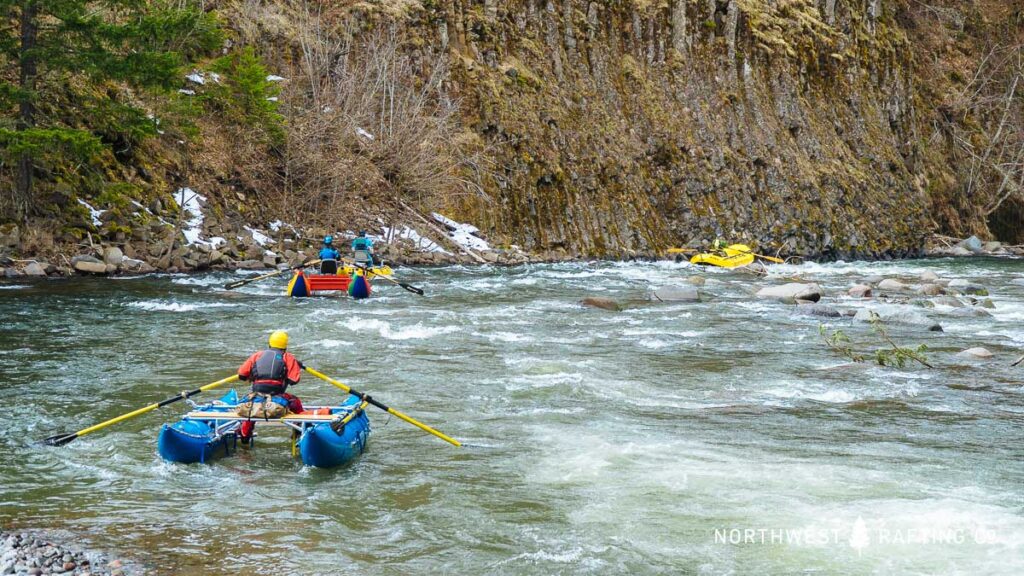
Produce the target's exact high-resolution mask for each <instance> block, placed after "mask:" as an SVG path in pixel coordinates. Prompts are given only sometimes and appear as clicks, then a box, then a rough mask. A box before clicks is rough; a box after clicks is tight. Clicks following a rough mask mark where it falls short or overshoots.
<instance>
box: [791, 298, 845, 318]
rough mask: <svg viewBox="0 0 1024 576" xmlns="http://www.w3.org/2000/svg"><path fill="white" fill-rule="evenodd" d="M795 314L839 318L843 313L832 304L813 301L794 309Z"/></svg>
mask: <svg viewBox="0 0 1024 576" xmlns="http://www.w3.org/2000/svg"><path fill="white" fill-rule="evenodd" d="M793 315H794V316H820V317H823V318H839V317H840V316H842V314H841V313H840V312H839V310H836V309H835V308H833V307H832V306H829V305H827V304H818V303H816V302H811V303H809V304H800V305H799V306H797V307H796V308H795V309H794V310H793Z"/></svg>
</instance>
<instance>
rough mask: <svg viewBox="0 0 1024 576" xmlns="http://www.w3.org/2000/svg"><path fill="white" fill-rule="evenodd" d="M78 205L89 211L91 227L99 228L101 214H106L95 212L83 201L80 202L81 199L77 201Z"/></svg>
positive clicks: (100, 211) (101, 222)
mask: <svg viewBox="0 0 1024 576" xmlns="http://www.w3.org/2000/svg"><path fill="white" fill-rule="evenodd" d="M78 203H79V204H81V205H82V206H85V208H86V210H88V211H89V217H90V218H92V225H93V226H99V225H100V224H103V221H102V220H100V216H102V215H103V213H104V212H106V210H97V209H95V208H93V207H92V205H90V204H89V203H88V202H86V201H85V200H82V199H81V198H79V199H78Z"/></svg>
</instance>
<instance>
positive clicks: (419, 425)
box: [302, 366, 462, 446]
mask: <svg viewBox="0 0 1024 576" xmlns="http://www.w3.org/2000/svg"><path fill="white" fill-rule="evenodd" d="M302 368H303V370H305V371H306V372H309V373H310V374H312V375H313V376H316V377H317V378H319V379H321V380H323V381H324V382H327V383H329V384H333V385H334V386H337V387H338V388H341V389H342V390H344V391H345V392H348V393H349V394H351V395H353V396H358V397H359V398H361V399H362V400H363V402H369V403H370V404H373V405H374V406H376V407H377V408H380V409H381V410H383V411H385V412H387V413H388V414H391V415H392V416H394V417H396V418H400V419H402V420H405V421H406V422H408V423H409V424H412V425H413V426H415V427H417V428H419V429H420V430H423V431H424V432H430V433H431V434H433V435H434V436H437V437H438V438H440V439H441V440H444V441H445V442H448V443H450V444H454V445H455V446H462V442H459V441H458V440H456V439H454V438H452V437H450V436H447V435H445V434H443V433H441V432H438V431H437V430H434V429H433V428H431V427H430V426H427V425H426V424H423V423H422V422H418V421H416V420H414V419H413V418H410V417H408V416H406V415H405V414H402V413H401V412H399V411H398V410H395V409H394V408H388V407H387V406H385V405H384V404H382V403H381V402H379V401H377V400H374V399H373V398H371V397H370V396H369V395H368V394H363V393H362V392H359V391H358V390H353V389H352V388H350V387H348V386H346V385H344V384H342V383H341V382H338V381H337V380H335V379H334V378H331V377H330V376H327V375H326V374H323V373H321V372H319V371H317V370H314V369H312V368H310V367H309V366H303V367H302Z"/></svg>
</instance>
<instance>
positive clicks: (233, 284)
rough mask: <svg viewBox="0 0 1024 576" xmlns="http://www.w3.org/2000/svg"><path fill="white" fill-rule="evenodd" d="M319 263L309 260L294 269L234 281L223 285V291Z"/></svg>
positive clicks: (318, 261)
mask: <svg viewBox="0 0 1024 576" xmlns="http://www.w3.org/2000/svg"><path fill="white" fill-rule="evenodd" d="M320 262H322V260H310V261H309V262H303V263H302V264H301V265H299V266H296V267H294V268H285V269H284V270H278V271H277V272H271V273H270V274H264V275H262V276H257V277H255V278H246V279H245V280H236V281H235V282H229V283H227V284H225V285H224V289H225V290H234V289H235V288H238V287H239V286H245V285H246V284H252V283H253V282H259V281H260V280H266V279H267V278H273V277H274V276H280V275H281V274H284V273H285V272H291V271H292V270H298V269H300V268H305V267H306V266H315V265H316V264H319V263H320Z"/></svg>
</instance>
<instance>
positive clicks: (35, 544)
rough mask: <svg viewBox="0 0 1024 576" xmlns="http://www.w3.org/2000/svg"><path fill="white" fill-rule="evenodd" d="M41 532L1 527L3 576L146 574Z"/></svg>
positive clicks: (121, 562) (0, 573)
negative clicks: (9, 575)
mask: <svg viewBox="0 0 1024 576" xmlns="http://www.w3.org/2000/svg"><path fill="white" fill-rule="evenodd" d="M58 540H59V539H58V538H55V537H54V536H53V535H51V534H46V533H43V532H39V531H22V532H6V531H2V530H0V575H3V574H28V575H32V576H34V575H41V574H69V575H74V576H90V575H95V576H122V575H127V574H142V573H143V572H142V571H141V570H139V569H135V568H132V567H130V566H126V564H125V562H124V561H122V560H117V559H114V560H111V559H109V558H108V557H107V556H106V555H104V554H102V553H100V552H95V551H88V550H83V549H81V548H80V547H78V546H75V545H72V544H68V543H58Z"/></svg>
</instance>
